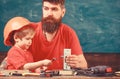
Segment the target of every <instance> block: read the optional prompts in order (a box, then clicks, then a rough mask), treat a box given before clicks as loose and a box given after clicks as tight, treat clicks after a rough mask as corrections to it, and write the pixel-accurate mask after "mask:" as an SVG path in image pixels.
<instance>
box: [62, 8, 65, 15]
mask: <svg viewBox="0 0 120 79" xmlns="http://www.w3.org/2000/svg"><path fill="white" fill-rule="evenodd" d="M62 10H63V12H62V17H64V15H65V13H66V9H65V8H63V9H62Z"/></svg>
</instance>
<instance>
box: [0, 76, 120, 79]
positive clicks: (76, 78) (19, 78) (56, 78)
mask: <svg viewBox="0 0 120 79" xmlns="http://www.w3.org/2000/svg"><path fill="white" fill-rule="evenodd" d="M0 79H120V77H117V76H113V77H88V76H53V77H38V76H37V77H33V76H31V77H30V76H27V77H24V76H8V77H0Z"/></svg>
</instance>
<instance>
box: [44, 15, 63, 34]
mask: <svg viewBox="0 0 120 79" xmlns="http://www.w3.org/2000/svg"><path fill="white" fill-rule="evenodd" d="M61 20H62V17H60V18H59V19H55V18H53V17H52V16H48V17H46V18H42V30H43V31H44V32H48V33H54V32H55V31H57V29H58V28H59V26H60V24H61Z"/></svg>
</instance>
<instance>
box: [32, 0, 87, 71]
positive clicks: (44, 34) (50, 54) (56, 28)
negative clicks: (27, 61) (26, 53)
mask: <svg viewBox="0 0 120 79" xmlns="http://www.w3.org/2000/svg"><path fill="white" fill-rule="evenodd" d="M64 4H65V0H42V12H43V13H42V14H43V15H42V19H41V22H39V23H37V26H38V27H37V29H36V34H35V36H34V38H33V43H32V46H31V47H30V51H31V52H32V54H33V58H34V61H40V60H44V59H49V60H52V59H56V60H55V61H53V62H52V64H51V65H50V66H48V70H55V69H57V70H58V69H63V58H62V56H63V53H64V49H71V55H70V56H67V57H66V59H65V60H66V63H67V64H68V65H69V66H70V67H71V68H82V69H84V68H87V62H86V59H85V57H84V55H83V51H82V47H81V46H80V42H79V39H78V37H77V35H76V33H75V31H74V30H73V29H72V28H71V27H70V26H68V25H66V24H64V23H62V18H63V17H64V15H65V12H66V9H65V5H64Z"/></svg>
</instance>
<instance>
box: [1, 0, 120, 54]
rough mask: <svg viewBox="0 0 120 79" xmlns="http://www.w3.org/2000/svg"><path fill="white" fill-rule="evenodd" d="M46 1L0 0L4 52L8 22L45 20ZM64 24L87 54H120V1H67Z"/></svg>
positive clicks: (6, 48)
mask: <svg viewBox="0 0 120 79" xmlns="http://www.w3.org/2000/svg"><path fill="white" fill-rule="evenodd" d="M41 1H42V0H0V32H1V34H0V51H8V49H9V48H10V47H7V46H5V45H4V44H3V29H4V26H5V24H6V22H7V21H8V20H9V19H10V18H12V17H15V16H23V17H26V18H27V19H29V20H30V21H33V22H38V21H40V19H41V14H42V12H41V5H42V3H41ZM66 11H67V12H66V14H65V17H64V18H63V22H64V23H66V24H68V25H70V26H71V27H72V28H73V29H74V30H75V31H76V33H77V35H78V37H79V40H80V43H81V46H82V48H83V51H84V52H88V53H89V52H95V53H96V52H103V53H104V52H105V53H113V52H114V53H120V0H66Z"/></svg>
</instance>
